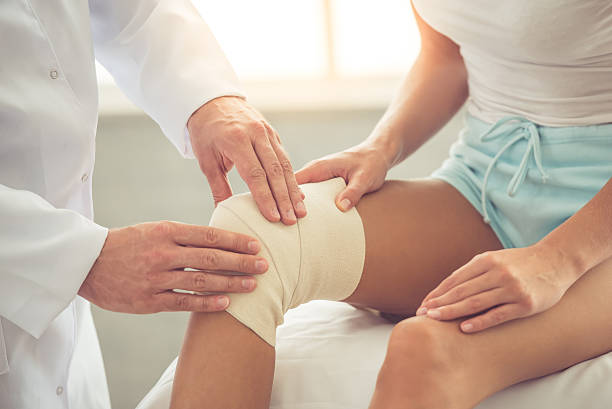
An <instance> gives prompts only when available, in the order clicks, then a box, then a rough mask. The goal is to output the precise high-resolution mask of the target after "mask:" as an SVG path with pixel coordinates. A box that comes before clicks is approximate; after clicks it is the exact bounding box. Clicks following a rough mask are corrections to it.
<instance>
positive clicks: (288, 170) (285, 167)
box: [280, 159, 293, 175]
mask: <svg viewBox="0 0 612 409" xmlns="http://www.w3.org/2000/svg"><path fill="white" fill-rule="evenodd" d="M280 165H281V167H282V169H283V171H284V172H285V173H290V174H292V175H293V166H291V162H290V161H289V160H287V159H283V160H281V161H280Z"/></svg>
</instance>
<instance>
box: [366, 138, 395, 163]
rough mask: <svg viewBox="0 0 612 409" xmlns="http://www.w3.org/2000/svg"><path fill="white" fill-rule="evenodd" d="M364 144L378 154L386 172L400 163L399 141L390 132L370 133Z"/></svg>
mask: <svg viewBox="0 0 612 409" xmlns="http://www.w3.org/2000/svg"><path fill="white" fill-rule="evenodd" d="M364 144H365V145H366V146H368V147H369V148H371V149H373V150H375V151H376V152H378V153H379V154H380V155H381V156H382V158H383V160H384V162H385V163H386V165H387V170H389V169H391V168H392V167H393V166H395V165H397V164H398V163H399V162H400V161H401V155H400V152H401V150H402V149H401V141H400V140H399V138H397V137H394V135H393V134H391V133H390V132H385V133H372V135H370V136H369V137H368V138H367V139H366V140H365V141H364Z"/></svg>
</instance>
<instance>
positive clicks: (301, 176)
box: [295, 160, 339, 185]
mask: <svg viewBox="0 0 612 409" xmlns="http://www.w3.org/2000/svg"><path fill="white" fill-rule="evenodd" d="M336 176H339V175H336V174H334V172H333V171H332V167H331V166H330V165H329V162H328V161H326V160H317V161H313V162H309V163H307V164H306V165H304V167H303V168H302V169H300V170H298V171H297V172H296V173H295V179H296V180H297V182H298V184H299V185H301V184H303V183H315V182H322V181H324V180H328V179H332V178H335V177H336Z"/></svg>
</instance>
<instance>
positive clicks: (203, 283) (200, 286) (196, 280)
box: [193, 273, 208, 291]
mask: <svg viewBox="0 0 612 409" xmlns="http://www.w3.org/2000/svg"><path fill="white" fill-rule="evenodd" d="M207 286H208V275H207V274H206V273H195V274H194V275H193V288H194V289H195V290H198V291H204V290H206V288H207Z"/></svg>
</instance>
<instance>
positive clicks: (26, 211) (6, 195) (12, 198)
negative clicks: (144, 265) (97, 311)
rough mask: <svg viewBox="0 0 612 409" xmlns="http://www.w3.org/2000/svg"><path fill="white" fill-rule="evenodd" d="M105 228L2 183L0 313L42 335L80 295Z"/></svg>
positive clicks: (105, 231)
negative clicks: (80, 289) (78, 293)
mask: <svg viewBox="0 0 612 409" xmlns="http://www.w3.org/2000/svg"><path fill="white" fill-rule="evenodd" d="M107 232H108V231H107V229H106V228H104V227H101V226H99V225H97V224H95V223H94V222H92V221H91V220H89V219H87V218H86V217H84V216H82V215H80V214H78V213H76V212H74V211H71V210H62V209H57V208H55V207H53V206H52V205H51V204H49V203H48V202H47V201H45V200H44V199H43V198H41V197H40V196H38V195H36V194H34V193H32V192H28V191H25V190H15V189H11V188H9V187H7V186H4V185H0V316H2V317H4V318H6V319H8V320H10V321H12V322H13V323H14V324H16V325H18V326H19V327H20V328H22V329H23V330H25V331H27V332H28V333H30V334H31V335H32V336H34V337H36V338H39V337H40V336H41V335H42V334H43V332H44V331H45V329H46V328H47V327H48V326H49V324H50V323H51V322H52V321H53V320H54V319H55V318H56V317H57V316H58V315H59V314H60V312H62V311H63V310H64V309H65V308H66V307H67V306H68V305H69V304H70V302H71V301H72V300H73V299H74V297H75V296H76V295H77V292H78V290H79V288H80V287H81V284H82V283H83V281H84V280H85V278H86V277H87V274H88V272H89V270H90V269H91V266H92V265H93V263H94V262H95V260H96V259H97V257H98V255H99V254H100V251H101V249H102V246H103V245H104V242H105V240H106V236H107Z"/></svg>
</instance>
